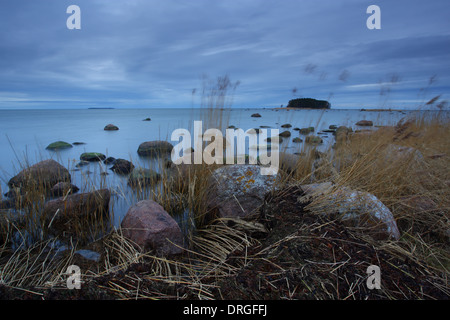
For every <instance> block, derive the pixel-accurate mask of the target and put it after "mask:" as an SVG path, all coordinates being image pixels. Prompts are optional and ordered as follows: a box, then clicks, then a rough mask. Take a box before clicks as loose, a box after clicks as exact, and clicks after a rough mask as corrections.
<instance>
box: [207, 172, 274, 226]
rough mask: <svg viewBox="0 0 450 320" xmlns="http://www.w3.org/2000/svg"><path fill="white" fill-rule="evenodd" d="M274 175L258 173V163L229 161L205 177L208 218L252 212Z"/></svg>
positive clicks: (268, 188) (270, 188) (242, 215)
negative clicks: (247, 163)
mask: <svg viewBox="0 0 450 320" xmlns="http://www.w3.org/2000/svg"><path fill="white" fill-rule="evenodd" d="M277 177H278V175H275V176H273V175H262V174H261V167H260V166H258V165H229V166H224V167H221V168H219V169H216V170H215V171H214V172H213V173H212V175H211V177H210V178H209V179H208V187H207V189H208V190H209V191H208V195H207V199H206V205H207V209H208V212H209V217H208V218H209V219H213V218H215V217H220V218H226V217H231V218H236V217H246V216H249V215H251V214H253V213H255V211H256V209H257V208H258V207H259V206H260V205H261V204H262V203H263V200H264V197H265V195H266V194H267V193H268V192H270V191H271V190H272V189H273V188H274V187H275V182H276V179H277Z"/></svg>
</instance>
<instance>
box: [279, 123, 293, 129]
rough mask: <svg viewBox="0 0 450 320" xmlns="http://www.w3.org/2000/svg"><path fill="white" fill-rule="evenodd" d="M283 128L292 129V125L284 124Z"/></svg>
mask: <svg viewBox="0 0 450 320" xmlns="http://www.w3.org/2000/svg"><path fill="white" fill-rule="evenodd" d="M281 127H282V128H290V127H292V125H290V124H289V123H286V124H283V125H282V126H281Z"/></svg>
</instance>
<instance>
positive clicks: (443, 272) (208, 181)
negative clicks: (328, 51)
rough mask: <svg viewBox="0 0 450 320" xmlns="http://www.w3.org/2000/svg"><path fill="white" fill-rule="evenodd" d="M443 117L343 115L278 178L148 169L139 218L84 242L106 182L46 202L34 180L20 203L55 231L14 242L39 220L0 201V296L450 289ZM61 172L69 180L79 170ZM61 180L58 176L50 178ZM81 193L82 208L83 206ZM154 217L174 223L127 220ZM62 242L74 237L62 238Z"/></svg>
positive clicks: (422, 293) (339, 295)
mask: <svg viewBox="0 0 450 320" xmlns="http://www.w3.org/2000/svg"><path fill="white" fill-rule="evenodd" d="M448 128H449V127H448V122H447V120H446V119H444V120H443V119H439V118H436V119H433V120H431V121H427V122H424V121H421V119H417V120H416V121H409V122H400V123H398V124H397V126H395V127H384V128H379V129H378V130H373V131H370V132H362V133H359V132H353V131H352V130H350V129H349V128H346V127H342V126H340V127H337V128H335V129H330V130H334V134H335V142H336V144H335V145H334V147H333V148H332V149H330V150H328V151H324V152H322V151H320V152H319V151H318V150H317V149H316V148H315V147H314V145H311V146H310V148H308V149H305V150H306V151H305V153H304V154H301V155H293V154H284V153H283V154H280V161H281V162H280V170H279V173H278V174H277V175H276V176H273V177H272V176H263V175H261V174H260V164H249V163H248V164H244V165H223V166H219V165H215V166H208V165H205V164H203V165H179V166H176V165H173V164H170V163H169V164H166V166H165V168H164V171H163V172H161V174H160V176H159V177H157V176H148V175H147V174H149V172H145V174H144V175H143V176H142V177H141V178H142V179H143V180H137V181H140V182H137V183H135V184H133V183H132V184H131V185H134V186H135V188H136V187H137V189H133V190H135V192H138V193H139V192H142V191H143V190H144V189H146V188H150V187H152V186H154V184H155V181H158V183H161V185H162V186H164V187H163V188H161V190H159V191H158V192H159V193H158V192H156V193H153V196H152V197H151V198H145V199H142V200H141V201H139V202H138V203H132V204H130V210H129V212H128V213H127V216H128V217H129V218H127V219H126V220H130V221H140V222H133V224H132V227H131V225H130V226H125V224H122V227H121V228H119V229H116V230H114V229H113V230H109V229H108V228H106V229H105V230H106V232H105V233H104V234H103V236H102V237H100V238H98V239H96V240H95V241H87V242H85V243H84V244H83V242H79V243H78V244H77V243H76V242H74V241H73V240H74V239H75V238H76V237H78V236H80V234H79V232H80V230H81V234H84V232H85V231H83V230H85V229H83V228H84V227H86V226H90V227H92V226H93V224H106V220H107V219H106V220H105V217H107V215H105V212H104V211H105V210H106V211H107V210H108V209H106V208H107V206H105V204H104V201H109V199H110V197H112V196H115V195H114V194H111V193H110V191H109V190H107V188H106V190H104V191H103V190H97V191H95V192H92V195H90V193H89V194H86V195H85V194H77V192H76V191H73V190H72V191H71V192H72V193H71V192H69V189H64V188H63V190H62V192H61V193H60V194H61V195H62V197H58V196H56V197H55V198H54V200H51V201H48V202H46V204H45V205H44V207H43V211H42V212H41V211H39V210H41V209H40V208H39V207H38V206H37V205H36V203H37V201H39V199H43V198H42V197H43V195H44V194H47V192H49V190H47V186H42V187H40V188H36V186H35V184H30V185H29V189H27V190H28V192H27V193H24V192H23V193H21V194H20V196H21V198H15V204H14V205H16V206H17V205H20V210H23V211H24V212H29V214H30V215H29V218H30V219H35V216H36V215H35V214H36V213H39V214H41V217H42V219H41V220H40V221H41V223H43V225H45V226H46V228H45V232H49V234H52V235H53V236H54V237H53V238H49V239H43V240H42V241H40V242H37V243H34V244H32V245H31V246H30V247H28V248H27V249H19V250H16V249H14V248H13V247H12V246H11V239H12V237H13V235H14V234H15V233H14V231H15V230H17V229H21V230H26V228H27V226H30V222H31V221H32V220H28V223H23V222H20V221H18V220H12V219H10V216H7V214H10V213H11V212H12V211H11V210H10V209H7V210H2V211H1V214H2V217H7V219H6V220H3V221H2V223H0V225H1V226H2V227H1V228H0V229H1V233H0V234H1V239H2V243H3V245H2V249H1V251H0V268H1V269H0V270H1V274H2V279H3V283H2V284H1V285H0V296H1V297H2V298H3V299H42V298H45V299H134V298H139V299H149V298H151V299H199V298H200V299H218V300H221V299H232V300H235V299H246V300H261V299H272V300H273V299H275V300H279V299H357V300H365V299H448V298H449V292H448V289H447V288H448V282H447V281H448V280H447V279H448V268H449V266H450V254H449V247H448V244H449V237H450V226H449V225H448V219H447V218H448V214H449V199H450V195H449V194H448V190H449V187H450V176H449V173H448V163H449V160H448V155H449V153H448V152H449V151H450V147H449V143H448V141H449V140H448V136H449V129H448ZM147 146H148V145H147ZM94 158H95V159H94V161H97V158H99V155H96V156H95V157H94ZM102 159H103V158H102ZM105 160H106V159H105ZM246 161H248V159H247V160H246ZM45 165H47V166H52V167H53V166H54V167H55V168H57V171H58V172H59V174H61V172H65V170H66V169H65V168H61V167H59V165H58V164H55V163H53V162H45ZM131 165H132V164H131V163H127V162H123V161H122V162H119V163H118V164H117V166H116V170H118V171H119V172H121V174H126V175H129V177H130V178H131V177H132V172H133V170H135V169H136V170H141V168H132V167H131ZM124 172H125V173H124ZM141 173H144V172H141ZM18 176H20V174H19V175H18ZM24 176H26V177H29V175H24ZM52 177H53V176H51V175H50V176H49V178H48V179H52ZM14 178H15V179H12V180H13V182H15V181H19V178H20V177H14ZM41 178H42V176H41ZM141 178H139V179H141ZM40 180H41V181H43V179H40ZM64 180H65V181H66V182H69V183H70V176H67V175H65V176H64ZM55 182H56V181H52V182H51V183H49V185H52V188H51V189H52V190H53V187H54V185H55ZM58 183H59V182H58ZM11 185H14V183H12V184H11ZM16 185H17V184H16ZM65 186H66V187H67V188H69V187H70V188H72V187H71V186H69V187H68V186H67V185H65ZM22 188H28V187H24V186H22ZM52 192H55V191H52ZM116 196H117V195H116ZM75 199H76V200H75ZM19 200H20V201H19ZM52 201H53V202H52ZM50 202H51V203H50ZM49 203H50V204H49ZM70 203H74V204H76V205H74V206H73V207H70V208H71V211H70V214H75V213H76V214H77V216H76V217H77V219H78V220H77V219H70V220H64V217H65V216H66V215H65V214H64V215H62V216H60V214H58V212H60V211H61V212H66V211H65V210H67V208H68V207H69V206H68V204H70ZM81 203H86V206H82V207H77V206H78V205H79V204H81ZM56 208H60V209H59V211H58V209H56ZM186 208H190V210H189V212H190V213H189V215H188V218H189V219H191V220H192V221H195V232H188V233H187V234H184V235H183V234H182V232H181V230H179V228H178V229H177V226H176V222H175V225H174V224H173V223H172V222H171V221H172V216H174V213H176V212H180V211H181V212H183V210H186ZM89 212H90V213H91V214H89V215H86V213H89ZM81 213H82V214H81ZM142 215H145V216H146V217H149V216H154V217H155V219H156V220H149V224H148V225H146V224H145V223H146V222H145V221H144V220H143V219H141V218H138V217H141V216H142ZM44 217H46V218H45V219H44ZM72 217H75V215H73V216H72ZM132 217H133V219H135V220H132ZM146 219H147V218H146ZM157 220H158V221H165V222H164V224H165V226H166V227H167V228H168V229H167V230H168V231H167V232H165V233H164V237H163V238H154V236H153V235H152V238H150V235H148V236H149V238H146V239H144V238H142V234H140V233H133V232H132V231H133V229H134V228H138V229H139V228H141V227H138V225H136V224H135V223H144V224H143V226H146V227H145V228H148V230H150V229H151V226H152V225H154V224H155V223H154V222H152V221H157ZM69 226H70V227H69ZM81 226H84V227H83V228H81ZM147 226H148V227H147ZM22 228H24V229H22ZM169 230H170V232H169ZM27 232H31V230H29V231H27ZM22 233H24V232H22ZM68 235H70V236H69V238H67V237H68ZM180 236H181V238H180ZM67 240H69V242H67V243H72V244H75V245H74V246H73V247H70V246H68V245H66V249H65V250H63V249H61V246H60V245H59V246H55V245H56V241H67ZM167 241H168V242H167ZM418 248H420V249H418ZM69 265H76V266H79V267H80V269H81V289H79V290H68V289H67V278H68V276H67V274H66V270H67V267H68V266H69ZM373 265H375V266H377V267H379V268H380V269H381V275H382V278H381V279H382V280H381V281H382V282H381V283H382V287H381V289H373V288H370V286H368V285H367V279H368V274H367V270H368V268H369V267H370V266H373Z"/></svg>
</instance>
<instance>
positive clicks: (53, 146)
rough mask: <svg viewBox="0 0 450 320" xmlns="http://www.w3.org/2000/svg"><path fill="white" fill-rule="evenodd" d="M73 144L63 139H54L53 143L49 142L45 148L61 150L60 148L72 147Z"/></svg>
mask: <svg viewBox="0 0 450 320" xmlns="http://www.w3.org/2000/svg"><path fill="white" fill-rule="evenodd" d="M72 147H73V146H72V145H71V144H70V143H67V142H64V141H56V142H53V143H50V144H49V145H48V146H47V148H45V149H47V150H54V151H56V150H61V149H68V148H72Z"/></svg>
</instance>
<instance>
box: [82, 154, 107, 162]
mask: <svg viewBox="0 0 450 320" xmlns="http://www.w3.org/2000/svg"><path fill="white" fill-rule="evenodd" d="M105 159H106V156H105V155H104V154H103V153H100V152H85V153H82V154H81V156H80V160H84V161H103V160H105Z"/></svg>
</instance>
